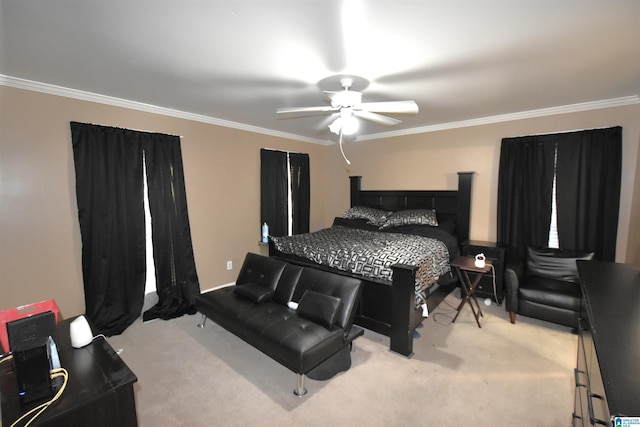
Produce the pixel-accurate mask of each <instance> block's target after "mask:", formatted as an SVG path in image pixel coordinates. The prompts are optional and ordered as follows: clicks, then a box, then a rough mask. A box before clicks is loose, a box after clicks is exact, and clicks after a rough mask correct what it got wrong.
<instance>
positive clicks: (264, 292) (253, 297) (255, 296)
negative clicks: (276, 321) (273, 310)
mask: <svg viewBox="0 0 640 427" xmlns="http://www.w3.org/2000/svg"><path fill="white" fill-rule="evenodd" d="M233 293H234V294H236V295H239V296H241V297H243V298H246V299H248V300H249V301H253V302H255V303H258V304H260V303H263V302H266V301H271V299H272V298H273V295H274V294H275V293H276V292H275V291H274V290H273V289H269V288H265V287H264V286H260V285H256V284H255V283H245V284H244V285H237V286H236V287H235V289H234V290H233Z"/></svg>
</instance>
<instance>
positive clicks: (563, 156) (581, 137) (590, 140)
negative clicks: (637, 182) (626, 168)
mask: <svg viewBox="0 0 640 427" xmlns="http://www.w3.org/2000/svg"><path fill="white" fill-rule="evenodd" d="M560 138H561V141H560V142H558V166H557V169H556V192H557V207H558V241H559V245H560V247H561V248H568V249H581V250H589V251H595V258H596V259H601V260H605V261H615V256H616V241H617V234H618V213H619V207H620V180H621V172H622V128H621V127H619V126H618V127H613V128H607V129H593V130H588V131H581V132H571V133H567V134H562V135H560Z"/></svg>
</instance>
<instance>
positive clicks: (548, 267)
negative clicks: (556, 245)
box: [527, 247, 593, 283]
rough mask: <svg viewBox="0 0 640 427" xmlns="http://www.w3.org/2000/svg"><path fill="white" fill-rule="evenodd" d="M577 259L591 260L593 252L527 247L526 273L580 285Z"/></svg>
mask: <svg viewBox="0 0 640 427" xmlns="http://www.w3.org/2000/svg"><path fill="white" fill-rule="evenodd" d="M579 259H584V260H590V259H593V252H577V251H569V250H562V249H553V248H542V249H536V248H532V247H527V271H528V272H529V274H533V275H536V276H542V277H549V278H551V279H556V280H562V281H565V282H573V283H580V276H578V266H577V265H576V261H577V260H579Z"/></svg>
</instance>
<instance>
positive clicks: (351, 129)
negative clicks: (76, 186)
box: [342, 116, 360, 135]
mask: <svg viewBox="0 0 640 427" xmlns="http://www.w3.org/2000/svg"><path fill="white" fill-rule="evenodd" d="M359 128H360V122H359V121H358V119H357V118H356V117H355V116H349V117H347V118H345V119H344V120H343V121H342V133H343V134H345V135H353V134H354V133H356V132H358V129H359Z"/></svg>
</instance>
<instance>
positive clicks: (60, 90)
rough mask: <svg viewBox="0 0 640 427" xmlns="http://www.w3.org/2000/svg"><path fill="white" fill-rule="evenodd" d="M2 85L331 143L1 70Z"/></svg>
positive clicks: (305, 140)
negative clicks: (7, 74) (12, 74)
mask: <svg viewBox="0 0 640 427" xmlns="http://www.w3.org/2000/svg"><path fill="white" fill-rule="evenodd" d="M0 85H2V86H9V87H14V88H17V89H25V90H31V91H34V92H41V93H46V94H49V95H57V96H63V97H66V98H73V99H78V100H81V101H89V102H96V103H99V104H106V105H112V106H114V107H122V108H129V109H132V110H138V111H144V112H147V113H154V114H161V115H164V116H169V117H176V118H179V119H186V120H193V121H196V122H201V123H208V124H212V125H216V126H222V127H227V128H233V129H239V130H244V131H247V132H253V133H260V134H264V135H270V136H275V137H278V138H286V139H292V140H295V141H301V142H310V143H313V144H322V145H327V144H329V143H330V142H328V141H323V140H320V139H314V138H307V137H304V136H300V135H295V134H292V133H286V132H279V131H276V130H273V129H266V128H262V127H258V126H251V125H247V124H244V123H238V122H232V121H230V120H223V119H218V118H215V117H210V116H205V115H202V114H194V113H188V112H186V111H180V110H174V109H171V108H165V107H159V106H157V105H152V104H145V103H143V102H137V101H131V100H128V99H123V98H116V97H113V96H107V95H101V94H97V93H93V92H86V91H82V90H77V89H71V88H67V87H63V86H56V85H52V84H48V83H41V82H36V81H33V80H26V79H21V78H18V77H12V76H6V75H3V74H0Z"/></svg>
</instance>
